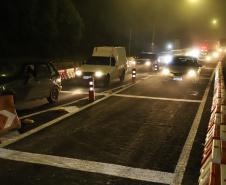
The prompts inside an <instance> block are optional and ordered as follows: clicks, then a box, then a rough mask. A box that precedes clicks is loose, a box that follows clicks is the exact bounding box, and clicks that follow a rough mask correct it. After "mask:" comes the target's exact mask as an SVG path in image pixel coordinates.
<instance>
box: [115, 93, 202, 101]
mask: <svg viewBox="0 0 226 185" xmlns="http://www.w3.org/2000/svg"><path fill="white" fill-rule="evenodd" d="M112 96H120V97H127V98H140V99H151V100H165V101H177V102H179V101H181V102H192V103H200V102H201V100H188V99H175V98H160V97H150V96H136V95H125V94H112Z"/></svg>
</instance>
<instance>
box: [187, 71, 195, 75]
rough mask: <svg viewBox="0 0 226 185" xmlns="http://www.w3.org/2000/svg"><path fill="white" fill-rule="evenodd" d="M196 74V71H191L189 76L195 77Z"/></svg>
mask: <svg viewBox="0 0 226 185" xmlns="http://www.w3.org/2000/svg"><path fill="white" fill-rule="evenodd" d="M195 74H196V73H195V71H194V70H190V71H189V72H188V75H189V76H195Z"/></svg>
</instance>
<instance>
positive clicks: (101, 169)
mask: <svg viewBox="0 0 226 185" xmlns="http://www.w3.org/2000/svg"><path fill="white" fill-rule="evenodd" d="M0 158H2V159H8V160H14V161H21V162H26V163H34V164H42V165H48V166H54V167H58V168H66V169H71V170H79V171H86V172H92V173H99V174H104V175H111V176H116V177H122V178H129V179H135V180H140V181H147V182H156V183H163V184H171V183H172V181H173V173H167V172H160V171H153V170H148V169H141V168H132V167H127V166H122V165H116V164H109V163H102V162H94V161H86V160H80V159H73V158H66V157H59V156H51V155H43V154H34V153H27V152H19V151H14V150H8V149H3V148H1V149H0Z"/></svg>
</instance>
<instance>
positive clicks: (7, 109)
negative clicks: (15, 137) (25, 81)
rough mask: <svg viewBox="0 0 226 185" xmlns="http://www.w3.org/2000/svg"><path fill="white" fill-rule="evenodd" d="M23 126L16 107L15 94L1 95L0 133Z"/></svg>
mask: <svg viewBox="0 0 226 185" xmlns="http://www.w3.org/2000/svg"><path fill="white" fill-rule="evenodd" d="M20 127H21V123H20V120H19V118H18V116H17V113H16V110H15V108H14V100H13V95H6V96H0V135H2V134H4V133H6V132H8V131H9V130H11V129H18V128H20Z"/></svg>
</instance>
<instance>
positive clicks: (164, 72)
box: [162, 69, 170, 75]
mask: <svg viewBox="0 0 226 185" xmlns="http://www.w3.org/2000/svg"><path fill="white" fill-rule="evenodd" d="M162 73H163V74H164V75H168V74H169V73H170V71H169V69H163V71H162Z"/></svg>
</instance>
